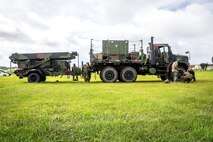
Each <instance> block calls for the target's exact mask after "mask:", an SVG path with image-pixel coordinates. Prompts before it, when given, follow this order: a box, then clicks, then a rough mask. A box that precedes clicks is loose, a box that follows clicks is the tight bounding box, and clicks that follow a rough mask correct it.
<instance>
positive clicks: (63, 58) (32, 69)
mask: <svg viewBox="0 0 213 142" xmlns="http://www.w3.org/2000/svg"><path fill="white" fill-rule="evenodd" d="M76 56H78V53H77V52H71V53H69V52H56V53H29V54H25V53H24V54H20V53H14V54H12V55H11V56H10V57H9V58H10V60H11V62H12V63H15V64H18V69H17V70H15V72H14V73H15V74H16V75H17V76H18V77H19V78H23V77H28V82H41V81H45V80H46V76H58V75H72V76H77V75H81V69H80V68H77V67H76V68H75V69H74V70H71V68H70V62H71V60H73V59H75V58H76Z"/></svg>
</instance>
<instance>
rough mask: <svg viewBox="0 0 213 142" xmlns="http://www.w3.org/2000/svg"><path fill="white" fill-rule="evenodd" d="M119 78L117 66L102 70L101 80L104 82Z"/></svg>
mask: <svg viewBox="0 0 213 142" xmlns="http://www.w3.org/2000/svg"><path fill="white" fill-rule="evenodd" d="M117 79H118V72H117V70H116V69H115V68H113V67H105V68H104V69H103V70H102V71H101V80H102V81H103V82H107V83H111V82H116V80H117Z"/></svg>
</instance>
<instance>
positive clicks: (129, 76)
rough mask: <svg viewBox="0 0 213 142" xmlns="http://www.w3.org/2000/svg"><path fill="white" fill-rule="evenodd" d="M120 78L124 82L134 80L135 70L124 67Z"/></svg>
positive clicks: (135, 77) (135, 76)
mask: <svg viewBox="0 0 213 142" xmlns="http://www.w3.org/2000/svg"><path fill="white" fill-rule="evenodd" d="M120 78H121V80H122V81H124V82H135V80H136V79H137V72H136V70H135V69H134V68H133V67H125V68H123V69H122V71H121V73H120Z"/></svg>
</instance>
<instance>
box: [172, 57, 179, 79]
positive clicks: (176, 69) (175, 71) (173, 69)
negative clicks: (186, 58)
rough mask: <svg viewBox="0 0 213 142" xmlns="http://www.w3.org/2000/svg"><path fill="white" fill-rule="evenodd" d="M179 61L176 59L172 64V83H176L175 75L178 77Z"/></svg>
mask: <svg viewBox="0 0 213 142" xmlns="http://www.w3.org/2000/svg"><path fill="white" fill-rule="evenodd" d="M179 61H180V60H179V59H177V60H176V61H175V62H174V63H173V64H172V74H173V80H174V82H176V81H177V75H178V63H179Z"/></svg>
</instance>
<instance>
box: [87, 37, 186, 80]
mask: <svg viewBox="0 0 213 142" xmlns="http://www.w3.org/2000/svg"><path fill="white" fill-rule="evenodd" d="M153 39H154V37H151V42H150V43H149V46H148V47H147V54H144V50H143V41H142V40H140V41H139V43H140V45H139V46H140V49H139V50H138V51H136V47H135V45H136V44H133V45H134V49H133V50H132V51H130V49H129V46H130V45H132V44H131V43H130V41H128V40H103V41H102V44H101V46H102V51H101V52H95V50H94V49H97V46H96V45H95V44H94V43H95V42H96V40H93V39H91V48H90V64H91V67H92V71H93V72H97V73H100V78H101V80H102V81H103V82H116V81H117V80H119V81H120V82H135V81H136V79H137V75H157V76H158V77H160V78H161V79H162V80H166V79H170V80H172V78H173V77H172V72H171V65H172V63H173V62H174V61H175V60H176V59H179V60H180V63H179V67H178V68H179V72H178V79H181V75H182V74H183V72H184V71H186V70H187V69H188V65H189V62H188V57H187V56H184V55H175V54H173V53H172V50H171V47H170V46H169V45H168V44H162V43H154V42H153ZM99 45H100V44H99Z"/></svg>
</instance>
